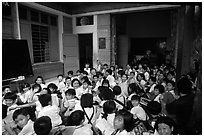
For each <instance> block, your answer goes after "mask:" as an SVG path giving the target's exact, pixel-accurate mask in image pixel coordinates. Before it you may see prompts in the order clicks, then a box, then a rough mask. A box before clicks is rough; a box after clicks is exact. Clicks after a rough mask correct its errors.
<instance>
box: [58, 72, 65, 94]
mask: <svg viewBox="0 0 204 137" xmlns="http://www.w3.org/2000/svg"><path fill="white" fill-rule="evenodd" d="M57 79H58V83H57V87H58V89H57V90H59V91H60V90H61V89H63V88H64V87H65V84H64V79H63V75H62V74H59V75H58V76H57Z"/></svg>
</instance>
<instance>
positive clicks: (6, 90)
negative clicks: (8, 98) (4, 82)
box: [2, 86, 11, 95]
mask: <svg viewBox="0 0 204 137" xmlns="http://www.w3.org/2000/svg"><path fill="white" fill-rule="evenodd" d="M2 92H3V95H5V94H6V93H8V92H11V87H10V86H4V87H3V88H2Z"/></svg>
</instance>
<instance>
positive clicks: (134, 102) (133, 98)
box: [131, 95, 140, 107]
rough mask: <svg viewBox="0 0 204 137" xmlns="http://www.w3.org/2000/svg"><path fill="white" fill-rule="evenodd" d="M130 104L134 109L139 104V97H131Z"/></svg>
mask: <svg viewBox="0 0 204 137" xmlns="http://www.w3.org/2000/svg"><path fill="white" fill-rule="evenodd" d="M131 103H132V105H133V106H134V107H136V106H138V105H139V104H140V96H138V95H133V96H132V97H131Z"/></svg>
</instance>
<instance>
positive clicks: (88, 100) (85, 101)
mask: <svg viewBox="0 0 204 137" xmlns="http://www.w3.org/2000/svg"><path fill="white" fill-rule="evenodd" d="M80 103H81V106H82V107H83V108H87V107H88V108H91V107H93V95H92V94H90V93H86V94H83V95H82V96H81V99H80Z"/></svg>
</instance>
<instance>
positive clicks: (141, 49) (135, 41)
mask: <svg viewBox="0 0 204 137" xmlns="http://www.w3.org/2000/svg"><path fill="white" fill-rule="evenodd" d="M162 42H165V43H166V38H165V37H145V38H131V39H130V50H129V53H128V63H130V64H131V62H133V60H134V58H136V59H137V60H138V59H141V58H142V57H143V56H144V55H145V54H146V51H147V50H150V51H151V54H152V56H151V61H150V62H149V63H150V64H152V65H153V64H158V65H159V64H161V63H163V62H164V59H165V55H164V54H165V53H164V52H163V51H162V49H161V47H160V44H161V43H162Z"/></svg>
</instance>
